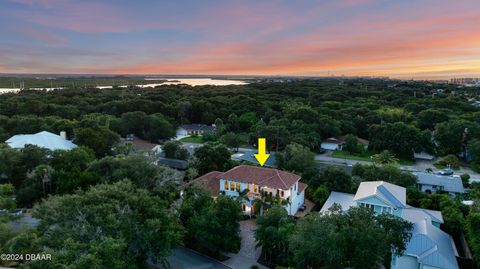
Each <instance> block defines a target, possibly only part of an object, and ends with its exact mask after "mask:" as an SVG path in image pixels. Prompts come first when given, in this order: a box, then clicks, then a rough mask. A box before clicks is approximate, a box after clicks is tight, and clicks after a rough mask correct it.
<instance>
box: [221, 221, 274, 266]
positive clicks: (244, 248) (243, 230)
mask: <svg viewBox="0 0 480 269" xmlns="http://www.w3.org/2000/svg"><path fill="white" fill-rule="evenodd" d="M256 228H257V226H256V225H255V220H253V219H251V220H244V221H240V236H241V237H242V245H241V248H240V251H239V252H238V253H230V254H228V256H230V257H231V258H230V259H228V260H227V261H225V262H224V263H225V264H226V265H228V266H231V267H232V268H234V269H250V268H251V267H252V265H256V266H257V267H258V268H260V269H268V267H265V266H263V265H261V264H259V263H257V259H258V258H259V257H260V254H261V249H260V248H255V245H256V242H255V229H256Z"/></svg>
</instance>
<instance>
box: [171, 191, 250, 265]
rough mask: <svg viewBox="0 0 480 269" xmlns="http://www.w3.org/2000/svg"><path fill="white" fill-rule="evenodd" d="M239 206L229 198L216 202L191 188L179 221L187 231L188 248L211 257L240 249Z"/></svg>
mask: <svg viewBox="0 0 480 269" xmlns="http://www.w3.org/2000/svg"><path fill="white" fill-rule="evenodd" d="M241 215H242V211H241V208H240V204H239V203H238V202H237V201H236V200H234V199H233V198H231V197H229V196H223V195H221V196H219V197H218V198H217V199H216V200H214V199H213V198H211V196H210V195H209V194H208V193H207V192H206V191H205V190H203V189H200V188H197V187H192V188H188V189H187V190H186V191H185V193H184V200H183V204H182V207H181V208H180V219H181V221H182V223H183V226H184V227H185V238H184V242H185V245H186V246H188V247H191V248H193V249H195V250H198V251H200V252H202V253H205V254H208V255H214V256H218V255H219V254H220V252H221V251H227V252H236V251H238V250H239V249H240V236H239V231H240V225H239V223H238V221H239V220H240V219H241Z"/></svg>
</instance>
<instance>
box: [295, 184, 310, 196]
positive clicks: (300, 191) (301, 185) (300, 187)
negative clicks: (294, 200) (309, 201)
mask: <svg viewBox="0 0 480 269" xmlns="http://www.w3.org/2000/svg"><path fill="white" fill-rule="evenodd" d="M307 186H308V185H307V184H305V183H302V182H298V191H297V192H298V194H300V193H302V191H304V190H305V189H306V188H307Z"/></svg>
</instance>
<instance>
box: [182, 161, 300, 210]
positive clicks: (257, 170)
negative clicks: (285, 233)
mask: <svg viewBox="0 0 480 269" xmlns="http://www.w3.org/2000/svg"><path fill="white" fill-rule="evenodd" d="M300 178H301V177H300V176H299V175H295V174H292V173H288V172H284V171H281V170H278V169H272V168H264V167H256V166H248V165H239V166H236V167H234V168H232V169H230V170H228V171H227V172H217V171H213V172H210V173H208V174H206V175H203V176H201V177H199V178H197V179H194V180H193V181H192V183H190V184H199V185H201V186H202V187H204V188H206V189H208V190H209V191H210V192H211V193H212V196H218V194H225V195H229V196H235V197H237V196H239V195H242V194H244V193H246V194H245V197H244V199H243V201H242V210H243V212H244V213H245V214H247V215H252V213H253V205H254V203H255V200H257V199H263V198H265V197H268V196H271V197H273V196H278V197H279V198H280V199H281V201H283V203H282V204H283V206H284V208H285V209H286V210H287V212H288V214H289V215H295V213H297V211H298V209H299V208H300V207H301V206H302V205H303V204H304V202H305V189H306V188H307V185H306V184H304V183H301V182H300ZM247 190H248V191H247Z"/></svg>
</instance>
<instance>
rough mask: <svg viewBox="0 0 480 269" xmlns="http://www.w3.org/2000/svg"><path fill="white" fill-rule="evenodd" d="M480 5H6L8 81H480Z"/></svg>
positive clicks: (0, 6)
mask: <svg viewBox="0 0 480 269" xmlns="http://www.w3.org/2000/svg"><path fill="white" fill-rule="evenodd" d="M479 30H480V1H478V0H472V1H461V0H460V1H451V0H449V1H443V0H421V1H412V0H401V1H396V0H395V1H394V0H392V1H388V0H378V1H375V0H345V1H341V0H331V1H330V0H325V1H312V0H309V1H301V0H295V1H291V0H289V1H287V0H286V1H281V0H271V1H266V0H265V1H258V0H257V1H244V0H242V1H240V0H238V1H229V0H219V1H207V0H201V1H200V0H191V1H181V0H175V1H158V0H143V1H140V0H137V1H130V0H129V1H126V0H105V1H100V0H95V1H94V0H81V1H80V0H78V1H77V0H1V1H0V34H1V37H2V38H1V39H0V73H17V72H18V73H89V74H92V73H97V74H107V73H108V74H207V75H210V74H219V75H223V74H226V75H307V76H325V75H328V74H330V75H371V76H390V77H397V78H428V79H430V78H451V77H480V34H479Z"/></svg>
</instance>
